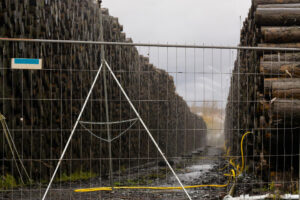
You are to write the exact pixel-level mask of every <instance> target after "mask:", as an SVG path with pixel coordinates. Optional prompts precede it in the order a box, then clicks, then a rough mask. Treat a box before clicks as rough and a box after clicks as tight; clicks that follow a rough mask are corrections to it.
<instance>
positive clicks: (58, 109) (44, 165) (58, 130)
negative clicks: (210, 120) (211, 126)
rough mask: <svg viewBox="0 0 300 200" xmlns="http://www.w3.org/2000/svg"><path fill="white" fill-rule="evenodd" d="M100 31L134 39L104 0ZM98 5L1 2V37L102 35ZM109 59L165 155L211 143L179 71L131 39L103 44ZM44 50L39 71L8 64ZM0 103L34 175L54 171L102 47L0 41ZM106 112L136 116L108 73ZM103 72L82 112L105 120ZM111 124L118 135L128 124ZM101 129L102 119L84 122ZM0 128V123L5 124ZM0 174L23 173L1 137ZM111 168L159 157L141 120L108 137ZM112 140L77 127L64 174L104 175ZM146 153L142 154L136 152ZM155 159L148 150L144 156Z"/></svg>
mask: <svg viewBox="0 0 300 200" xmlns="http://www.w3.org/2000/svg"><path fill="white" fill-rule="evenodd" d="M102 13H103V18H104V19H103V23H104V24H103V27H104V40H105V41H110V42H129V43H130V42H132V40H131V39H130V38H126V34H125V33H123V32H122V31H123V27H122V25H120V24H119V22H118V18H115V17H112V16H110V15H109V12H108V10H107V9H102ZM99 14H100V10H99V8H98V4H96V3H95V2H94V1H91V0H81V1H73V0H65V1H46V0H45V1H44V0H42V1H41V0H24V1H22V3H20V1H19V0H4V1H2V2H1V3H0V21H1V25H0V37H7V38H33V39H35V38H37V39H39V38H40V39H61V40H89V41H99V33H100V23H99ZM105 49H106V51H105V52H106V55H105V56H106V58H107V61H108V63H109V64H110V66H111V67H112V69H113V71H114V72H115V74H116V76H117V78H118V79H119V81H120V82H121V84H122V85H123V87H124V88H125V90H126V92H127V93H128V96H129V97H130V98H131V100H132V102H133V104H134V105H135V107H136V108H137V109H138V111H139V112H140V114H141V117H142V118H143V120H144V121H145V123H146V124H147V126H148V127H149V129H150V130H151V133H152V134H153V136H154V138H155V139H156V140H157V142H158V143H159V146H160V147H161V149H162V150H163V152H165V153H166V156H168V157H173V156H180V155H182V154H187V153H189V152H192V151H193V150H195V149H197V148H199V147H202V146H204V145H205V142H206V141H205V140H206V139H205V138H206V125H205V123H204V121H203V119H202V118H201V117H199V116H197V115H195V114H193V113H192V112H191V111H190V109H189V107H188V105H187V103H186V102H185V101H184V99H183V98H182V97H180V96H179V95H178V94H177V93H176V91H175V90H176V88H175V84H174V80H173V78H172V77H171V76H170V75H169V74H168V73H167V72H165V71H163V70H160V69H157V68H156V67H155V66H153V65H152V64H151V63H149V58H147V57H144V56H141V55H139V53H138V51H137V48H136V47H133V46H117V45H107V46H105ZM14 57H15V58H42V59H43V69H42V70H12V69H11V68H10V60H11V58H14ZM0 63H1V65H0V83H1V84H0V91H1V92H0V112H1V113H2V114H3V115H4V116H5V117H6V120H7V123H8V127H9V128H10V130H11V132H12V134H13V137H14V140H15V142H16V146H17V148H18V151H19V152H20V154H21V155H22V158H23V161H24V164H25V167H26V168H27V169H28V171H29V172H30V175H31V177H32V178H35V179H37V181H44V180H47V179H48V178H49V176H50V175H51V174H52V173H53V170H54V167H55V165H56V164H57V159H58V158H59V156H60V155H61V153H62V150H63V148H64V146H65V144H66V141H67V139H68V137H69V135H70V132H71V130H72V128H73V125H74V123H75V121H76V119H77V117H78V114H79V112H80V109H81V107H82V105H83V102H84V99H85V98H86V96H87V93H88V90H89V89H90V87H91V84H92V81H93V79H94V77H95V74H96V72H97V70H98V68H99V66H100V63H101V59H100V46H99V45H92V44H56V43H53V44H49V43H25V42H0ZM106 76H107V80H108V100H109V101H108V102H109V103H108V106H109V113H110V114H109V119H110V121H120V120H127V119H132V118H136V116H135V115H134V112H133V110H132V109H131V108H130V106H129V104H128V103H127V101H126V99H125V97H124V96H123V95H122V94H121V91H120V90H119V88H118V87H117V85H116V83H115V82H114V80H113V78H112V77H111V75H110V74H109V73H108V72H107V74H106ZM102 85H103V78H102V75H101V76H100V78H99V80H98V82H97V83H96V86H95V88H94V90H93V93H92V96H91V100H90V101H89V102H88V104H87V107H86V109H85V111H84V113H83V116H82V118H81V120H82V121H92V122H105V121H106V117H105V103H104V88H103V87H102ZM129 125H130V124H129V123H123V124H119V125H112V126H111V129H112V137H116V136H117V135H118V134H119V133H120V132H122V131H124V130H126V129H127V128H128V127H129ZM88 128H89V129H90V130H92V131H93V132H94V133H95V134H97V135H100V136H102V137H105V135H106V126H102V125H93V126H88ZM0 133H1V131H0ZM0 144H1V145H0V146H1V147H3V148H1V149H0V159H1V168H0V171H1V174H13V175H16V176H17V175H18V173H17V171H16V167H14V164H13V162H12V155H11V153H10V152H9V147H8V145H7V144H6V143H5V140H3V137H0ZM112 149H113V152H112V154H113V158H115V159H114V160H113V166H114V170H121V169H123V168H126V167H127V166H136V165H138V164H142V163H143V162H150V161H155V160H157V159H158V160H161V157H160V155H159V154H158V151H157V150H156V148H155V147H154V145H153V144H152V142H151V140H150V138H149V137H148V135H147V133H146V131H145V130H144V129H143V127H142V126H141V124H139V123H137V124H135V125H134V126H133V127H132V128H131V129H130V130H129V131H128V132H127V133H126V134H124V135H123V136H122V137H120V138H118V139H117V140H115V141H114V142H113V143H112ZM107 158H108V145H107V143H106V142H103V141H101V140H98V139H97V138H95V137H93V136H91V135H90V134H89V133H88V132H87V131H86V130H84V129H83V127H80V126H78V130H77V131H76V132H75V135H74V137H73V139H72V141H71V145H70V147H69V149H68V151H67V154H66V156H65V160H64V161H63V162H62V166H61V168H60V169H61V170H60V171H59V172H60V174H72V173H74V172H78V171H87V172H93V173H96V174H98V175H100V176H107V174H108V169H109V167H108V164H109V162H108V159H107ZM138 158H143V159H138ZM145 158H149V159H145Z"/></svg>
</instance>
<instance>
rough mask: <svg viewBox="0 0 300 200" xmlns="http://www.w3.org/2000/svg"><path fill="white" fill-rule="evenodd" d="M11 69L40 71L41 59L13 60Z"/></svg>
mask: <svg viewBox="0 0 300 200" xmlns="http://www.w3.org/2000/svg"><path fill="white" fill-rule="evenodd" d="M11 68H12V69H42V59H32V58H13V59H11Z"/></svg>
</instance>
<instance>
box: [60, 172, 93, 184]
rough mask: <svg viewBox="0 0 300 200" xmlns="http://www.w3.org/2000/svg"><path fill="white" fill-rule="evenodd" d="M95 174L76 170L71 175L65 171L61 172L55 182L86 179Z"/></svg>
mask: <svg viewBox="0 0 300 200" xmlns="http://www.w3.org/2000/svg"><path fill="white" fill-rule="evenodd" d="M96 176H97V174H95V173H93V172H83V171H77V172H75V173H73V174H71V175H67V174H66V173H63V174H62V175H61V176H60V177H58V178H56V179H55V182H67V181H78V180H87V179H90V178H94V177H96Z"/></svg>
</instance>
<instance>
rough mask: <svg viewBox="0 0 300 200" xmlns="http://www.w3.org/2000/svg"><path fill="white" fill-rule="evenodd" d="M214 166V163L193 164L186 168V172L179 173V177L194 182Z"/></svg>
mask: <svg viewBox="0 0 300 200" xmlns="http://www.w3.org/2000/svg"><path fill="white" fill-rule="evenodd" d="M212 168H213V166H212V165H192V166H190V167H187V168H186V172H185V173H182V174H178V177H179V179H180V180H181V181H184V182H193V181H194V180H195V179H198V178H199V177H200V176H201V175H202V174H203V173H205V172H208V171H209V170H210V169H212ZM174 180H175V179H174Z"/></svg>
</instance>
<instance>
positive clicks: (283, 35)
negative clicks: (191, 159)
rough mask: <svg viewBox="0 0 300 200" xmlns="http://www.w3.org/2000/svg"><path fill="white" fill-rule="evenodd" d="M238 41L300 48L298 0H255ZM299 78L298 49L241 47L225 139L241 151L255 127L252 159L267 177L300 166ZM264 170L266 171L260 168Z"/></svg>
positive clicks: (249, 144) (250, 143) (250, 144)
mask: <svg viewBox="0 0 300 200" xmlns="http://www.w3.org/2000/svg"><path fill="white" fill-rule="evenodd" d="M240 45H241V46H258V47H300V0H253V1H252V7H251V8H250V10H249V15H248V18H247V19H246V20H245V22H244V26H243V29H242V30H241V41H240ZM299 78H300V53H299V52H280V51H264V52H263V51H250V50H241V51H239V52H238V59H237V61H236V64H235V67H234V70H233V75H232V80H231V88H230V94H229V97H228V104H227V108H226V119H227V121H226V125H225V128H226V138H227V140H228V143H229V144H230V145H229V146H230V147H231V149H232V153H234V154H237V155H238V154H239V150H240V149H239V147H238V146H239V141H240V139H241V136H242V135H243V133H244V132H245V131H247V130H249V131H253V133H254V135H255V136H251V137H250V138H248V142H247V155H248V156H250V157H251V159H248V161H250V162H255V165H256V166H257V167H256V168H255V169H256V172H260V174H261V175H263V177H264V178H268V177H269V174H268V172H270V171H276V170H283V171H290V170H294V169H295V171H298V170H297V169H296V168H298V158H297V157H298V156H297V154H298V151H299V148H298V146H299V134H300V130H299V129H298V128H297V127H298V126H299V120H300V115H299V113H300V109H299V105H300V79H299ZM236 105H238V106H236ZM236 119H238V120H236ZM283 155H285V156H283ZM266 161H268V162H266ZM262 163H264V164H262ZM263 165H267V166H263ZM263 169H268V170H265V172H264V173H261V171H263Z"/></svg>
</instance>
